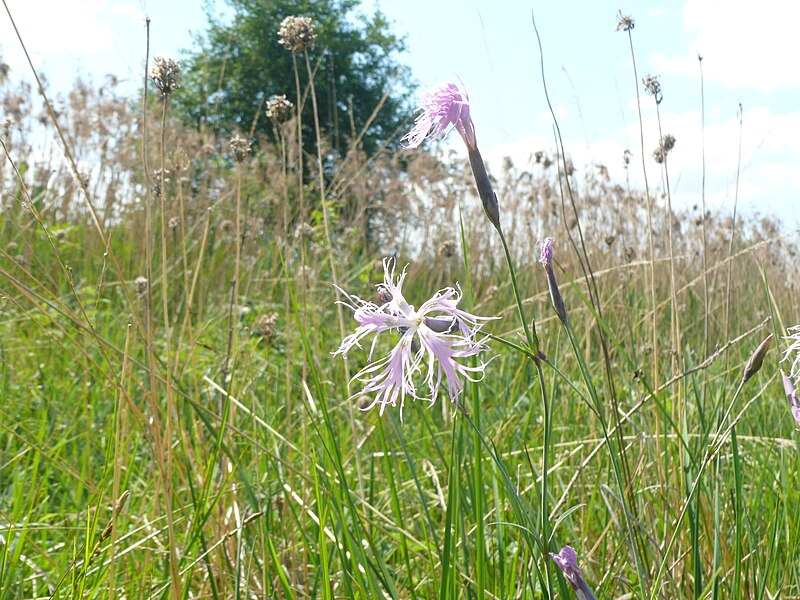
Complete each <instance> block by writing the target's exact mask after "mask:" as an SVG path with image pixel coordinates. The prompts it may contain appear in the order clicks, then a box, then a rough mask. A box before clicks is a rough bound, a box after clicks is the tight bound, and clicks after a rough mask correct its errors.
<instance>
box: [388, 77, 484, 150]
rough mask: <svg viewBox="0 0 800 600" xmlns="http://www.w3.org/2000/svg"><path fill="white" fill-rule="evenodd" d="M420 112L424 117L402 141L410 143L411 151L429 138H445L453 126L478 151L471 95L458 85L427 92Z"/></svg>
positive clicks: (437, 87)
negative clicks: (470, 106)
mask: <svg viewBox="0 0 800 600" xmlns="http://www.w3.org/2000/svg"><path fill="white" fill-rule="evenodd" d="M418 110H419V111H420V114H419V115H418V116H417V120H416V122H415V123H414V127H413V129H411V131H409V132H408V133H407V134H406V135H405V136H404V137H403V139H402V140H401V141H403V140H405V141H407V142H408V147H409V148H417V147H418V146H420V145H421V144H422V142H423V141H425V139H426V138H429V137H431V138H438V137H444V136H445V135H447V131H448V129H449V128H450V127H453V128H455V129H456V131H458V133H460V134H461V137H462V138H464V143H466V144H467V148H468V149H469V150H475V149H476V148H477V146H478V145H477V141H476V139H475V125H473V123H472V118H471V117H470V114H469V96H468V95H467V93H466V92H465V91H462V90H461V88H459V87H458V86H457V85H456V84H455V83H442V84H440V85H437V86H436V87H434V88H431V89H430V90H428V91H427V92H425V93H424V94H423V95H422V98H421V99H420V107H419V109H418Z"/></svg>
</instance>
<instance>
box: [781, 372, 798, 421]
mask: <svg viewBox="0 0 800 600" xmlns="http://www.w3.org/2000/svg"><path fill="white" fill-rule="evenodd" d="M781 378H782V379H783V389H784V391H785V392H786V397H787V398H788V399H789V408H791V409H792V416H793V417H794V420H795V421H797V424H798V425H800V398H798V396H797V390H795V389H794V384H793V383H792V380H791V378H789V377H788V376H787V375H786V373H784V372H783V371H781Z"/></svg>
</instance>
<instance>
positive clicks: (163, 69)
mask: <svg viewBox="0 0 800 600" xmlns="http://www.w3.org/2000/svg"><path fill="white" fill-rule="evenodd" d="M180 74H181V65H180V63H179V62H178V61H177V60H173V59H172V58H164V57H163V56H156V58H155V60H154V61H153V69H152V71H151V72H150V76H151V77H152V78H153V83H154V84H155V85H156V88H158V91H159V92H161V95H162V96H164V97H166V96H169V95H170V94H171V93H172V92H174V91H175V90H177V89H178V88H179V87H180V84H179V83H178V77H180Z"/></svg>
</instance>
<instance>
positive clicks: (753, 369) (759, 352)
mask: <svg viewBox="0 0 800 600" xmlns="http://www.w3.org/2000/svg"><path fill="white" fill-rule="evenodd" d="M772 337H773V336H772V334H771V333H770V334H769V335H768V336H767V338H766V339H765V340H764V341H763V342H761V343H760V344H759V345H758V348H756V351H755V352H753V355H752V356H751V357H750V360H748V361H747V364H746V365H745V367H744V376H743V377H742V383H744V382H746V381H747V380H749V379H750V378H751V377H752V376H753V375H755V374H756V373H758V372H759V371H760V370H761V366H762V365H763V364H764V357H765V356H766V355H767V350H769V347H770V346H771V345H772Z"/></svg>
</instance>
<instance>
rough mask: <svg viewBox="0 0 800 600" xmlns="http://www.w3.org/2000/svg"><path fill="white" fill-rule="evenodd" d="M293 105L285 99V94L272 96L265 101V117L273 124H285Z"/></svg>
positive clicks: (290, 114)
mask: <svg viewBox="0 0 800 600" xmlns="http://www.w3.org/2000/svg"><path fill="white" fill-rule="evenodd" d="M293 110H294V104H292V102H291V100H288V99H287V98H286V94H281V95H272V96H270V97H269V100H267V117H268V118H270V119H272V120H273V121H274V122H275V123H285V122H286V121H288V120H289V118H290V117H291V116H292V111H293Z"/></svg>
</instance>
